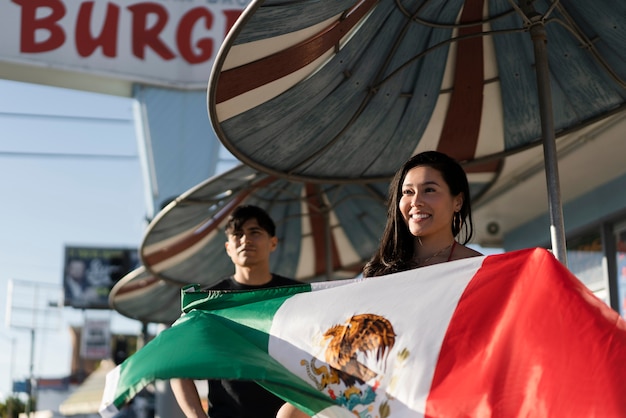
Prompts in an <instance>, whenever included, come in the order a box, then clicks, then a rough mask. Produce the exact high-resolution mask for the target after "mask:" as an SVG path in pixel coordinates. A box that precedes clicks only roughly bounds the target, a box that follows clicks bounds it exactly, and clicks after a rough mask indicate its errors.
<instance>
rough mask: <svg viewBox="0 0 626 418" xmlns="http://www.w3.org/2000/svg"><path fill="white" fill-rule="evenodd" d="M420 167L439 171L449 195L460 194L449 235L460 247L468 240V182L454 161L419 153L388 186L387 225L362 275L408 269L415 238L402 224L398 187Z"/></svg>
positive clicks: (470, 231) (470, 225) (435, 153)
mask: <svg viewBox="0 0 626 418" xmlns="http://www.w3.org/2000/svg"><path fill="white" fill-rule="evenodd" d="M420 166H425V167H431V168H434V169H435V170H437V171H439V172H440V173H441V175H442V177H443V179H444V181H445V182H446V184H447V185H448V188H449V189H450V194H451V195H452V196H457V195H458V194H459V193H463V205H462V206H461V210H460V211H459V212H458V214H456V213H455V215H454V216H455V220H453V221H452V222H451V223H452V235H453V236H454V237H457V236H458V240H459V242H460V243H461V244H467V243H468V242H469V241H470V239H471V238H472V235H473V234H474V225H473V222H472V209H471V206H470V191H469V183H468V181H467V175H466V174H465V171H464V170H463V167H461V165H460V164H459V163H458V162H457V161H456V160H454V159H453V158H451V157H449V156H447V155H446V154H443V153H441V152H438V151H426V152H422V153H420V154H417V155H414V156H413V157H411V158H410V159H409V160H408V161H407V162H406V163H404V165H403V166H402V168H401V169H400V170H398V171H397V172H396V174H395V176H394V178H393V180H392V181H391V184H390V185H389V193H388V196H387V224H386V225H385V230H384V232H383V236H382V238H381V240H380V246H379V247H378V250H377V251H376V253H375V254H374V256H373V257H372V258H371V260H370V261H369V262H368V263H367V264H366V265H365V267H364V269H363V276H365V277H371V276H382V275H384V274H391V273H395V272H398V271H403V270H407V269H409V268H411V260H412V258H413V255H414V251H415V237H414V236H413V235H412V234H411V232H410V231H409V228H407V226H406V223H405V222H404V219H403V217H402V213H401V212H400V209H399V203H400V198H401V196H402V184H403V182H404V178H405V177H406V174H407V172H408V171H409V170H411V169H413V168H415V167H420ZM457 218H460V219H457Z"/></svg>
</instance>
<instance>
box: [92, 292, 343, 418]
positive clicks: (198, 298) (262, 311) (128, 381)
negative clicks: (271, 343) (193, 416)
mask: <svg viewBox="0 0 626 418" xmlns="http://www.w3.org/2000/svg"><path fill="white" fill-rule="evenodd" d="M309 290H310V286H308V285H302V286H300V285H298V286H289V287H285V288H282V289H281V290H277V289H267V290H263V291H254V292H211V291H209V292H197V293H195V292H194V293H188V294H184V295H183V300H184V301H185V300H186V303H185V302H183V303H184V306H185V307H186V308H185V309H186V310H187V311H188V312H187V313H186V314H185V315H184V316H183V317H181V318H180V319H179V320H178V321H176V323H174V325H173V326H172V327H171V328H169V329H167V330H164V331H163V332H161V333H160V334H159V335H158V336H157V337H156V338H155V339H154V340H152V341H151V342H150V343H149V344H147V345H146V346H145V347H143V348H142V349H141V350H139V351H138V352H136V353H135V354H133V355H132V356H131V357H129V358H128V359H127V360H126V361H125V362H124V363H122V364H121V365H120V366H118V367H119V380H118V381H117V385H116V388H115V391H114V394H113V396H112V399H110V400H109V401H110V402H111V403H112V404H114V405H115V406H116V407H117V408H118V409H119V408H121V407H122V406H123V405H124V404H125V403H127V402H128V401H130V399H132V398H133V397H134V396H135V395H136V394H137V393H138V392H139V391H140V390H141V389H143V388H144V387H145V386H146V385H148V384H149V383H150V382H152V381H154V380H157V379H161V380H167V379H172V378H190V379H207V378H214V379H229V380H236V379H243V378H244V377H245V380H255V381H257V382H258V383H259V384H261V385H262V386H264V387H265V388H266V389H268V390H270V391H272V392H273V393H275V394H276V395H278V396H280V397H281V398H282V399H285V400H286V401H289V402H292V403H294V404H295V405H297V406H299V407H300V408H302V409H303V410H304V411H305V412H308V413H309V414H310V415H314V414H315V413H316V412H318V411H320V410H322V409H325V408H328V407H330V406H333V405H335V402H334V401H333V400H332V399H330V398H329V397H328V396H327V395H325V394H324V393H322V392H320V391H318V390H317V389H315V388H314V387H312V386H311V385H310V384H309V383H307V382H306V381H304V380H302V379H301V378H299V377H298V376H296V375H294V374H293V373H291V372H290V371H288V370H287V369H286V368H285V367H284V366H282V365H281V364H280V363H279V362H278V361H276V360H275V359H274V358H272V357H271V356H270V355H269V354H268V352H267V346H268V340H269V335H268V333H269V329H270V327H271V322H272V319H273V316H274V314H275V313H276V311H277V309H278V308H279V307H280V306H281V305H282V303H283V302H284V301H285V300H286V299H288V298H289V297H291V296H293V294H296V293H301V292H307V291H309ZM185 298H186V299H185ZM196 308H202V309H196ZM216 308H218V309H216ZM103 406H105V405H103Z"/></svg>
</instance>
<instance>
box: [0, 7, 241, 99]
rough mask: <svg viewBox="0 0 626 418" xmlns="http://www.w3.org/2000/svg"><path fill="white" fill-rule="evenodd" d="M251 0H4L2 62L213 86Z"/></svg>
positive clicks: (170, 84) (187, 85) (173, 84)
mask: <svg viewBox="0 0 626 418" xmlns="http://www.w3.org/2000/svg"><path fill="white" fill-rule="evenodd" d="M247 3H248V1H247V0H159V1H128V0H107V1H93V0H3V1H0V16H1V19H2V24H1V25H0V62H7V63H14V64H21V65H32V66H38V67H42V68H51V69H54V70H67V71H71V72H74V73H76V72H80V73H89V74H94V75H98V76H101V77H102V76H103V77H111V78H115V79H122V80H127V81H131V82H138V83H144V84H154V85H160V86H166V87H175V88H182V89H200V88H206V85H207V82H208V79H209V75H210V72H211V66H212V65H213V62H214V60H215V56H216V55H217V52H218V50H219V48H220V46H221V44H222V42H223V41H224V38H225V36H226V33H227V32H228V30H230V28H231V27H232V26H233V24H234V23H235V21H236V20H237V18H238V17H239V15H240V14H241V12H242V11H243V9H244V8H245V7H246V5H247Z"/></svg>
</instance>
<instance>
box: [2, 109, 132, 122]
mask: <svg viewBox="0 0 626 418" xmlns="http://www.w3.org/2000/svg"><path fill="white" fill-rule="evenodd" d="M0 116H8V117H14V118H39V119H62V120H68V121H81V122H98V123H102V122H105V123H121V124H128V123H133V119H132V118H110V117H107V118H104V117H99V116H76V115H54V114H48V113H16V112H4V111H0Z"/></svg>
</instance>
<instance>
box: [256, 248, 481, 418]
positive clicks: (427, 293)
mask: <svg viewBox="0 0 626 418" xmlns="http://www.w3.org/2000/svg"><path fill="white" fill-rule="evenodd" d="M484 259H485V257H476V258H470V259H466V260H460V261H458V262H454V263H444V264H439V265H434V266H430V267H424V268H420V269H416V270H411V271H406V272H402V273H397V274H393V275H389V276H384V277H378V278H370V279H364V280H362V281H360V282H359V283H353V284H347V285H343V286H336V287H331V288H327V289H323V290H317V289H316V287H315V285H316V284H317V283H314V284H313V285H312V288H313V291H312V292H311V293H305V294H298V295H294V296H293V297H292V298H290V299H288V300H287V301H285V303H284V304H283V305H282V306H281V307H280V308H279V310H278V311H277V313H276V315H275V316H274V320H273V323H272V328H271V331H270V332H271V337H270V341H269V348H268V351H269V353H270V355H271V356H272V357H274V358H275V359H277V360H278V361H279V362H280V363H282V364H283V365H284V366H285V367H286V368H287V369H289V370H290V371H291V372H292V373H294V374H296V375H297V376H299V377H300V378H302V379H304V380H305V381H307V382H309V383H310V384H311V385H312V386H314V387H317V388H318V389H320V390H321V391H323V392H324V393H326V394H328V395H329V396H331V397H333V396H334V397H336V398H337V399H339V400H340V401H342V402H344V403H345V404H346V405H350V406H354V405H357V406H355V408H356V410H358V409H359V407H358V404H359V403H360V402H362V406H363V408H365V407H366V406H368V405H369V406H370V407H371V406H372V405H376V407H377V408H379V410H380V408H381V405H386V406H382V407H383V408H388V409H389V411H390V412H391V413H393V414H394V416H403V417H405V416H415V417H419V416H423V413H424V411H425V404H426V398H427V396H428V393H429V390H430V385H431V381H432V377H433V374H434V369H435V366H436V364H437V357H438V354H439V348H440V346H441V343H442V341H443V338H444V335H445V333H446V330H447V328H448V323H449V322H450V318H451V317H452V314H453V313H454V310H455V308H456V306H457V303H458V301H459V299H460V298H461V295H462V294H463V292H464V290H465V288H466V286H467V284H468V283H469V282H470V280H472V277H473V276H474V274H475V273H476V271H477V270H478V269H479V268H480V266H481V264H482V262H483V260H484ZM356 289H358V292H359V293H358V297H356V296H355V291H356ZM398 289H402V292H398ZM399 294H402V295H410V297H406V298H399V297H398V295H399ZM409 312H410V315H409V314H408V313H409ZM364 314H367V315H373V318H378V319H379V320H380V321H381V322H380V323H384V322H385V321H384V319H386V320H387V321H388V323H389V324H390V325H391V326H392V327H393V332H394V333H395V335H396V337H395V342H394V343H393V347H392V348H391V350H390V351H389V352H388V355H387V356H386V358H384V359H381V361H377V360H376V355H375V354H373V353H372V352H371V350H370V351H369V352H368V350H366V349H364V350H361V351H358V350H355V355H356V356H358V358H359V361H360V362H362V363H363V364H365V365H366V366H367V367H368V368H370V369H371V370H372V371H374V372H375V375H373V377H372V378H371V379H370V380H369V381H368V383H369V385H365V384H363V383H362V382H360V383H359V382H347V383H346V382H344V381H341V380H339V381H338V380H337V377H336V376H334V375H333V374H332V373H331V371H330V370H329V369H328V367H325V364H326V363H327V361H326V351H327V350H328V349H329V347H328V345H329V344H328V343H329V341H330V340H329V339H325V338H324V334H325V333H326V332H328V331H329V330H330V329H331V328H332V327H333V326H335V325H341V326H345V325H346V324H347V323H348V321H349V320H350V318H351V317H353V316H355V315H356V316H358V315H361V316H362V315H364ZM355 318H356V319H359V317H355ZM382 318H384V319H382ZM353 326H356V324H353ZM344 338H349V337H346V336H344ZM354 345H358V344H354ZM320 366H324V367H320ZM316 368H317V369H316ZM371 387H374V388H376V389H375V390H374V391H373V392H372V391H371ZM368 388H370V389H368ZM368 390H369V392H368ZM374 398H375V401H373V402H372V399H374ZM347 410H353V408H351V407H350V408H347ZM318 416H324V417H326V416H329V417H330V416H334V415H326V413H324V414H318ZM340 416H341V415H340ZM348 416H351V415H348Z"/></svg>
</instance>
